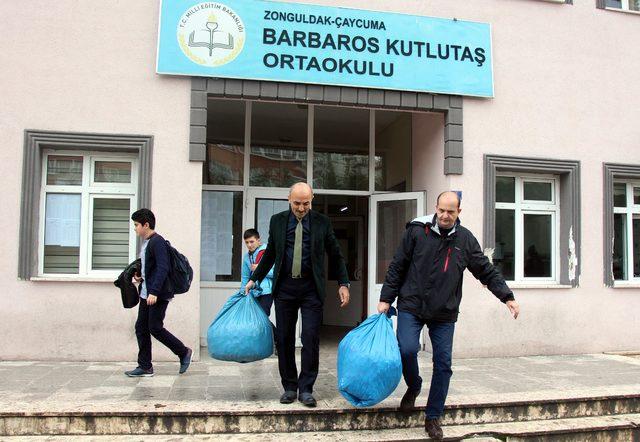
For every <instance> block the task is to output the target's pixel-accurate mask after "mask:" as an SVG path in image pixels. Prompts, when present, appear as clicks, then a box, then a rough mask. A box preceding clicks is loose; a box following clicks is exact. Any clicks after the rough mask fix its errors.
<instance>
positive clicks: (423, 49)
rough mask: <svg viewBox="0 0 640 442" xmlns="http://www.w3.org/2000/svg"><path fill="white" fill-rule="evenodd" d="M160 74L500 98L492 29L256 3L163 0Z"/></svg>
mask: <svg viewBox="0 0 640 442" xmlns="http://www.w3.org/2000/svg"><path fill="white" fill-rule="evenodd" d="M156 71H157V72H158V73H159V74H173V75H191V76H204V77H220V78H237V79H251V80H271V81H285V82H299V83H313V84H323V85H335V86H353V87H370V88H380V89H393V90H402V91H418V92H433V93H441V94H455V95H470V96H479V97H492V96H493V69H492V57H491V28H490V25H488V24H486V23H475V22H468V21H461V20H448V19H442V18H432V17H422V16H412V15H404V14H393V13H382V12H373V11H363V10H357V9H345V8H331V7H323V6H314V5H302V4H299V3H277V2H269V1H252V0H223V1H221V2H202V1H194V0H162V2H161V6H160V29H159V37H158V57H157V66H156Z"/></svg>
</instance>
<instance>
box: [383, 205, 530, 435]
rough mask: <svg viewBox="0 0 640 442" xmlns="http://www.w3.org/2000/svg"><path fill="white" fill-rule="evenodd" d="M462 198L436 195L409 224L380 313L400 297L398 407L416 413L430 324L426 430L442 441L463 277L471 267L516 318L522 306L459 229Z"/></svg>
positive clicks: (474, 243) (472, 240) (470, 238)
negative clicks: (425, 212) (401, 385)
mask: <svg viewBox="0 0 640 442" xmlns="http://www.w3.org/2000/svg"><path fill="white" fill-rule="evenodd" d="M460 212H461V209H460V198H459V197H458V195H457V194H456V193H455V192H444V193H442V194H440V195H439V196H438V199H437V202H436V213H435V214H434V215H429V216H425V217H420V218H416V219H415V220H413V221H412V222H410V223H409V224H408V225H407V230H406V231H405V233H404V236H403V238H402V243H401V244H400V246H399V247H398V250H397V251H396V254H395V256H394V257H393V261H392V262H391V265H390V266H389V269H388V270H387V275H386V278H385V282H384V285H383V287H382V292H381V294H380V302H379V304H378V311H379V312H381V313H382V312H386V311H387V310H388V309H389V307H390V305H391V304H392V303H393V302H394V301H395V299H396V298H398V332H397V334H398V344H399V346H400V354H401V356H402V374H403V376H404V380H405V382H406V383H407V386H408V389H407V392H406V393H405V394H404V396H403V398H402V401H401V403H400V408H401V409H402V410H405V411H408V410H411V409H413V407H414V405H415V400H416V398H417V397H418V394H420V389H421V387H422V378H421V377H420V375H419V372H418V351H419V350H420V333H421V332H422V328H423V327H424V326H425V325H426V326H427V328H428V329H429V338H430V339H431V346H432V348H433V375H432V377H431V387H430V389H429V399H428V400H427V408H426V418H425V430H426V431H427V432H428V434H429V437H431V438H433V439H436V440H440V439H442V437H443V434H442V429H441V428H440V422H439V419H440V416H441V415H442V412H443V411H444V403H445V400H446V398H447V392H448V390H449V380H450V379H451V375H452V371H451V353H452V347H453V331H454V326H455V322H456V320H457V319H458V308H459V306H460V300H461V298H462V276H463V273H464V270H465V269H466V268H468V269H469V270H470V271H471V273H472V274H473V276H475V277H476V279H478V280H480V282H482V284H483V285H485V286H487V288H488V289H489V290H490V291H491V292H492V293H493V294H494V295H495V296H496V297H497V298H498V299H500V301H502V302H504V303H505V304H506V305H507V307H508V308H509V310H510V312H511V314H512V315H513V317H514V319H515V318H517V317H518V314H519V311H520V307H519V306H518V303H517V302H516V301H515V299H514V297H513V293H512V292H511V290H510V289H509V287H508V286H507V284H506V283H505V281H504V278H503V277H502V275H501V274H500V272H498V271H497V270H496V269H495V267H494V266H493V265H492V264H491V263H490V262H489V259H488V258H487V257H486V256H485V255H484V254H483V253H482V249H481V248H480V244H478V240H476V238H475V237H474V236H473V234H472V233H471V232H470V231H469V230H467V229H466V228H464V227H462V226H461V225H460V220H459V219H458V215H459V214H460Z"/></svg>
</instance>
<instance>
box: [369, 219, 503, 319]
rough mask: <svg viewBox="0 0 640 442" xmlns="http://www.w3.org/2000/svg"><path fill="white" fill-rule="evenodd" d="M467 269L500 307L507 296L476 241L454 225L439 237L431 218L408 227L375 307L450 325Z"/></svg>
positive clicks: (457, 307)
mask: <svg viewBox="0 0 640 442" xmlns="http://www.w3.org/2000/svg"><path fill="white" fill-rule="evenodd" d="M466 268H468V269H469V270H470V271H471V273H472V274H473V276H475V277H476V279H478V280H480V282H481V283H482V284H484V285H486V286H487V288H488V289H489V290H491V292H492V293H493V294H494V295H495V296H496V297H497V298H498V299H500V300H501V301H502V302H507V301H509V300H513V299H514V297H513V293H512V292H511V289H509V287H508V286H507V284H506V282H505V280H504V278H503V277H502V275H501V274H500V272H499V271H498V270H496V268H495V267H494V266H493V265H492V264H491V263H490V262H489V259H488V258H487V257H486V256H485V255H484V254H483V253H482V249H481V248H480V244H478V240H477V239H476V238H475V237H474V236H473V234H472V233H471V232H470V231H469V230H467V229H466V228H464V227H462V226H461V225H460V220H459V219H458V221H457V222H456V225H455V227H454V228H453V229H452V230H451V232H450V233H449V235H447V236H446V237H443V236H441V235H440V229H439V228H438V225H437V218H436V217H435V215H433V216H428V217H421V218H416V219H415V220H413V221H412V222H410V223H409V224H407V229H406V231H405V233H404V236H403V238H402V242H401V244H400V246H399V247H398V250H397V251H396V254H395V256H394V257H393V261H392V262H391V264H390V265H389V269H388V270H387V276H386V278H385V282H384V285H383V286H382V292H381V294H380V301H384V302H388V303H390V304H391V303H393V301H395V299H396V297H397V298H398V310H402V311H407V312H410V313H413V314H414V315H416V316H418V317H419V318H421V319H422V320H424V321H430V320H431V321H438V322H455V321H456V320H457V319H458V312H459V310H458V309H459V307H460V300H461V299H462V275H463V273H464V270H465V269H466Z"/></svg>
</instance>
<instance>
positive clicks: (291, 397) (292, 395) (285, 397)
mask: <svg viewBox="0 0 640 442" xmlns="http://www.w3.org/2000/svg"><path fill="white" fill-rule="evenodd" d="M296 396H297V394H296V392H295V391H285V392H284V393H282V396H280V403H281V404H293V401H295V400H296Z"/></svg>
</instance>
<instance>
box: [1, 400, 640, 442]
mask: <svg viewBox="0 0 640 442" xmlns="http://www.w3.org/2000/svg"><path fill="white" fill-rule="evenodd" d="M116 408H117V407H116ZM635 413H640V394H638V395H620V396H606V397H584V398H572V399H554V400H535V401H521V402H504V403H484V404H478V403H476V404H456V405H452V406H447V408H446V410H445V415H444V417H443V422H442V423H443V425H446V426H448V427H451V428H459V427H460V426H462V427H464V426H473V427H474V428H475V427H477V426H478V425H485V424H496V425H497V424H503V423H504V424H514V423H523V424H526V423H527V422H530V421H538V422H551V421H552V420H554V419H576V418H590V417H594V418H595V417H597V418H602V417H607V416H611V417H615V416H616V415H633V414H635ZM423 423H424V414H423V412H422V411H420V410H415V411H414V412H410V413H402V412H399V411H398V410H397V409H396V408H369V409H356V408H346V409H330V408H327V409H322V408H317V409H292V410H286V409H278V410H265V409H263V410H254V411H239V410H235V411H233V410H228V411H225V410H213V409H212V410H197V411H196V410H177V409H176V410H171V409H165V408H163V409H149V410H148V411H118V410H117V409H114V410H113V411H101V412H88V411H84V412H83V411H67V412H56V411H55V410H51V411H46V412H43V411H39V412H15V413H12V412H1V413H0V436H25V435H119V434H128V435H163V434H166V435H171V434H174V435H178V434H180V435H185V434H216V433H217V434H227V435H230V434H248V433H286V434H291V432H304V434H306V435H307V436H309V435H311V434H312V433H314V432H326V431H373V432H374V433H375V432H376V431H378V430H386V431H390V430H403V429H407V431H408V432H409V433H412V432H413V433H415V431H416V430H415V429H416V428H420V427H422V425H423ZM307 436H305V439H306V438H307Z"/></svg>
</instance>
